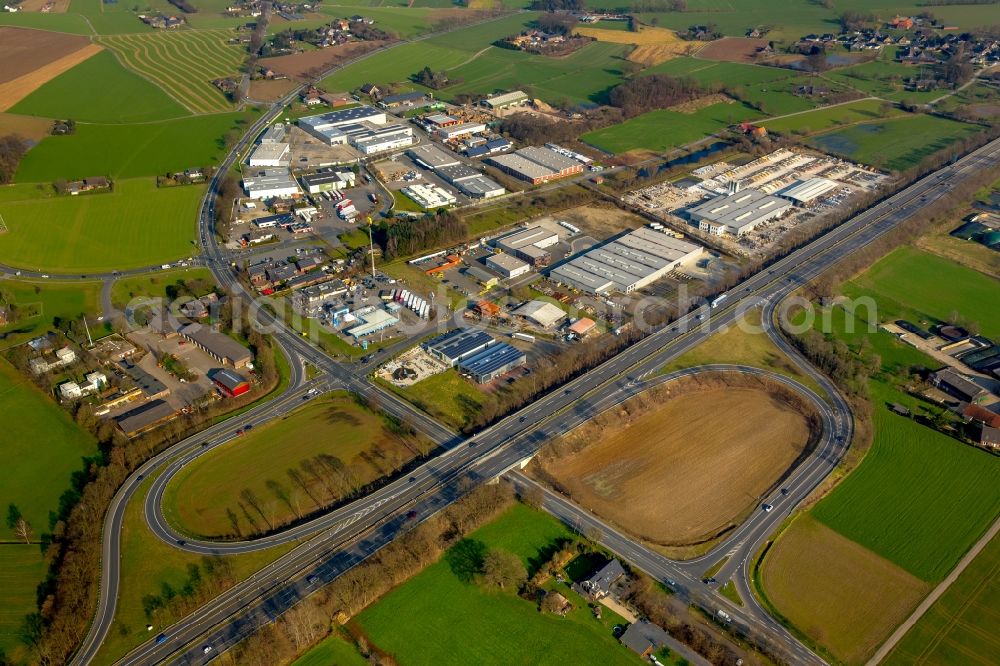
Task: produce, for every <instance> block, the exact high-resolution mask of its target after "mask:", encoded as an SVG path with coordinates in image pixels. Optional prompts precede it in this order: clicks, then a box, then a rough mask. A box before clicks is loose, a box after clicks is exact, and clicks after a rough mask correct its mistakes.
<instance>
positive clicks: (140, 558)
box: [93, 475, 300, 666]
mask: <svg viewBox="0 0 1000 666" xmlns="http://www.w3.org/2000/svg"><path fill="white" fill-rule="evenodd" d="M153 479H155V475H154V476H151V477H149V478H148V479H146V480H145V481H144V482H143V485H142V486H140V488H139V490H138V491H137V492H136V494H135V496H134V497H133V499H132V500H131V501H130V502H129V505H128V507H126V509H125V520H124V523H123V525H122V540H121V574H120V581H121V587H120V589H119V593H118V605H117V607H116V608H115V617H114V621H113V622H112V624H111V629H110V631H108V635H107V638H105V640H104V642H103V643H102V644H101V649H100V651H98V653H97V656H96V657H95V659H94V662H93V663H94V664H97V665H100V666H105V665H107V666H110V664H113V663H116V662H117V661H118V660H119V659H121V658H122V657H123V656H124V655H125V654H126V653H127V652H128V651H130V650H132V649H133V648H135V647H137V646H139V645H141V644H142V643H144V642H146V641H148V640H150V638H152V637H153V636H155V633H154V634H152V635H151V634H150V632H149V631H147V630H146V624H147V623H150V624H152V625H153V627H154V629H155V630H156V631H160V630H161V629H163V628H166V627H168V626H170V625H172V624H173V623H174V622H176V621H177V620H180V619H181V618H182V617H184V616H185V615H187V614H188V613H190V612H191V610H193V608H194V607H195V606H196V605H200V604H202V603H204V602H206V601H208V599H209V598H211V597H212V596H215V595H216V594H218V593H219V592H221V591H222V590H223V589H224V588H227V587H230V586H232V585H233V584H235V583H237V582H239V581H241V580H244V579H245V578H247V577H249V576H250V575H251V574H253V573H255V572H257V571H259V570H260V569H261V568H263V567H264V566H266V565H268V564H270V563H271V562H273V561H274V560H276V559H278V558H279V557H281V556H282V555H284V554H285V553H287V552H288V551H290V550H291V549H292V548H294V547H295V546H296V545H298V543H300V542H293V543H290V544H284V545H281V546H275V547H273V548H267V549H265V550H261V551H257V552H254V553H247V554H241V555H227V556H216V557H203V556H201V555H197V554H194V553H187V552H184V551H181V550H178V549H176V548H174V547H173V546H172V545H171V544H168V543H166V542H164V541H162V540H160V539H159V538H157V537H155V536H154V535H153V534H152V533H151V532H150V531H149V528H148V527H147V525H146V519H145V516H144V514H143V508H144V507H143V498H144V497H145V496H146V492H147V491H148V490H149V485H150V484H151V483H152V482H153ZM192 566H196V567H198V569H199V573H200V582H199V581H195V583H194V584H192V585H190V587H189V584H190V583H191V580H192V579H191V571H190V567H192ZM209 567H212V569H213V571H215V572H216V573H214V574H213V573H210V572H209ZM168 589H169V590H171V591H172V592H173V594H174V595H175V597H174V600H173V602H172V603H171V604H168V605H166V606H164V607H161V608H158V609H156V610H153V612H152V613H150V614H147V613H146V609H145V606H146V604H147V603H148V601H149V598H162V595H163V594H164V592H165V591H166V590H168Z"/></svg>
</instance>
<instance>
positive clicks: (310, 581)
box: [306, 574, 319, 585]
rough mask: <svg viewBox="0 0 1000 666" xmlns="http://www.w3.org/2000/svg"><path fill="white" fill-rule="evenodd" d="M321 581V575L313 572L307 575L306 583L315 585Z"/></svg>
mask: <svg viewBox="0 0 1000 666" xmlns="http://www.w3.org/2000/svg"><path fill="white" fill-rule="evenodd" d="M318 582H319V576H317V575H316V574H313V575H312V576H306V585H315V584H316V583H318Z"/></svg>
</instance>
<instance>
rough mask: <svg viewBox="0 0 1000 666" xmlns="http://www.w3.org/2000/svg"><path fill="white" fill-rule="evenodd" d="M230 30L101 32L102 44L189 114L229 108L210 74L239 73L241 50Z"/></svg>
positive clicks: (220, 75) (231, 75) (227, 74)
mask: <svg viewBox="0 0 1000 666" xmlns="http://www.w3.org/2000/svg"><path fill="white" fill-rule="evenodd" d="M234 34H235V33H233V32H232V31H230V30H185V31H179V32H153V33H143V34H134V35H114V36H109V37H101V38H100V42H101V44H103V45H105V46H107V47H108V48H110V49H112V50H114V52H115V53H116V54H117V55H118V57H119V59H120V60H121V61H122V64H124V65H125V66H126V67H128V68H129V69H132V70H134V71H136V72H138V73H139V74H141V75H142V76H144V77H146V78H147V79H149V80H150V81H152V82H153V83H155V84H157V85H158V86H160V87H161V88H163V90H165V91H166V92H167V94H168V95H170V96H171V97H173V98H174V99H175V100H177V101H178V102H180V103H181V104H183V105H184V106H185V107H187V108H188V109H189V110H190V111H191V112H192V113H216V112H220V111H229V110H231V109H232V104H230V103H229V101H228V100H226V98H225V96H224V95H223V94H222V92H221V91H219V89H218V88H216V87H215V86H213V85H212V80H213V79H219V78H226V77H233V76H237V74H238V71H239V67H240V63H241V62H242V61H243V56H244V52H243V49H242V48H241V47H240V46H238V45H231V44H227V43H226V41H227V40H228V39H229V38H230V37H232V36H233V35H234Z"/></svg>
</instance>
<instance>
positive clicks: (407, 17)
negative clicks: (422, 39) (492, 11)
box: [276, 1, 452, 39]
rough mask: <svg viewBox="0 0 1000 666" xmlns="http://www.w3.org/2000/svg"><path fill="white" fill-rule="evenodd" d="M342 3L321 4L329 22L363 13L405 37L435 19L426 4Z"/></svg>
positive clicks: (381, 28)
mask: <svg viewBox="0 0 1000 666" xmlns="http://www.w3.org/2000/svg"><path fill="white" fill-rule="evenodd" d="M340 5H341V3H340V2H337V3H335V4H332V5H321V6H320V7H319V11H321V12H322V13H324V14H327V15H328V18H327V19H325V20H326V21H327V22H329V21H331V20H332V19H333V18H345V17H348V16H353V15H354V14H361V15H363V16H366V17H368V18H371V19H375V27H376V28H378V29H379V30H385V31H386V32H390V33H395V34H396V35H398V36H399V37H401V38H403V39H407V38H409V37H413V36H414V35H418V34H420V33H422V32H427V30H428V29H429V28H430V25H431V21H432V20H434V14H433V11H434V10H433V9H432V8H429V7H427V6H426V5H424V6H414V7H388V6H386V3H382V4H380V5H378V6H376V3H373V2H370V1H369V2H367V3H365V4H363V5H361V6H358V7H344V6H340ZM447 6H449V7H450V6H452V4H451V2H448V5H447ZM279 20H280V19H279ZM276 24H277V23H276Z"/></svg>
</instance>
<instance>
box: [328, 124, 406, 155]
mask: <svg viewBox="0 0 1000 666" xmlns="http://www.w3.org/2000/svg"><path fill="white" fill-rule="evenodd" d="M365 125H368V123H365V124H364V125H361V126H359V127H357V128H355V127H354V126H348V127H343V128H342V129H343V130H344V131H345V132H347V138H348V140H349V141H350V143H351V145H352V146H354V147H355V148H356V149H357V150H358V151H359V152H360V153H361V154H363V155H373V154H375V153H384V152H386V151H388V150H396V149H397V148H405V147H406V146H412V145H413V128H412V127H410V126H409V125H386V126H384V127H366V126H365Z"/></svg>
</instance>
